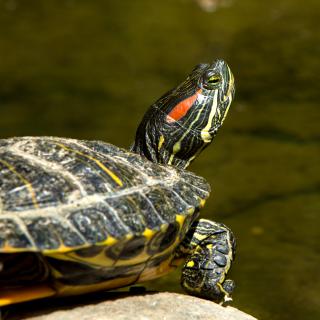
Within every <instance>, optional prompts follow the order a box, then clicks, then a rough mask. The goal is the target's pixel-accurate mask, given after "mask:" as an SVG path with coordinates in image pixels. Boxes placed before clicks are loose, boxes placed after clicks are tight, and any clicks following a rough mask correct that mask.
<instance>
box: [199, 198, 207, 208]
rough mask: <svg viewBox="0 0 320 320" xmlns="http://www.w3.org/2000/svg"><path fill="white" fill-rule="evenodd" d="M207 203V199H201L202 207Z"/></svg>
mask: <svg viewBox="0 0 320 320" xmlns="http://www.w3.org/2000/svg"><path fill="white" fill-rule="evenodd" d="M205 203H206V199H201V200H200V208H203V207H204V205H205Z"/></svg>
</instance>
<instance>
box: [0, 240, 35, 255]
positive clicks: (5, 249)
mask: <svg viewBox="0 0 320 320" xmlns="http://www.w3.org/2000/svg"><path fill="white" fill-rule="evenodd" d="M26 251H32V252H36V251H38V249H37V248H36V247H31V248H30V247H28V248H15V247H12V246H10V245H8V243H7V242H6V243H5V244H4V246H3V247H1V248H0V253H17V252H26Z"/></svg>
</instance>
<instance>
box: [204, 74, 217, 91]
mask: <svg viewBox="0 0 320 320" xmlns="http://www.w3.org/2000/svg"><path fill="white" fill-rule="evenodd" d="M220 82H221V76H220V74H216V73H215V74H212V73H209V74H206V75H205V76H204V78H203V86H204V87H205V88H206V89H214V88H216V87H217V86H218V85H219V84H220Z"/></svg>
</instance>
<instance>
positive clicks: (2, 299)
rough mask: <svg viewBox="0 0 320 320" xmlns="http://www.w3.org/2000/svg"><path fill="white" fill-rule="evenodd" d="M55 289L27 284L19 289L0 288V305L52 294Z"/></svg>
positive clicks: (54, 292)
mask: <svg viewBox="0 0 320 320" xmlns="http://www.w3.org/2000/svg"><path fill="white" fill-rule="evenodd" d="M55 294H56V291H55V290H53V289H52V288H50V287H49V286H47V285H37V286H28V287H27V288H19V289H11V290H10V289H1V292H0V307H3V306H6V305H10V304H15V303H20V302H25V301H30V300H35V299H40V298H47V297H51V296H54V295H55Z"/></svg>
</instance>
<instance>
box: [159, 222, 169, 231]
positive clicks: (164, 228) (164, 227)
mask: <svg viewBox="0 0 320 320" xmlns="http://www.w3.org/2000/svg"><path fill="white" fill-rule="evenodd" d="M168 227H169V225H168V224H167V223H165V224H162V225H161V226H160V231H161V232H165V231H166V230H167V229H168Z"/></svg>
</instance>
